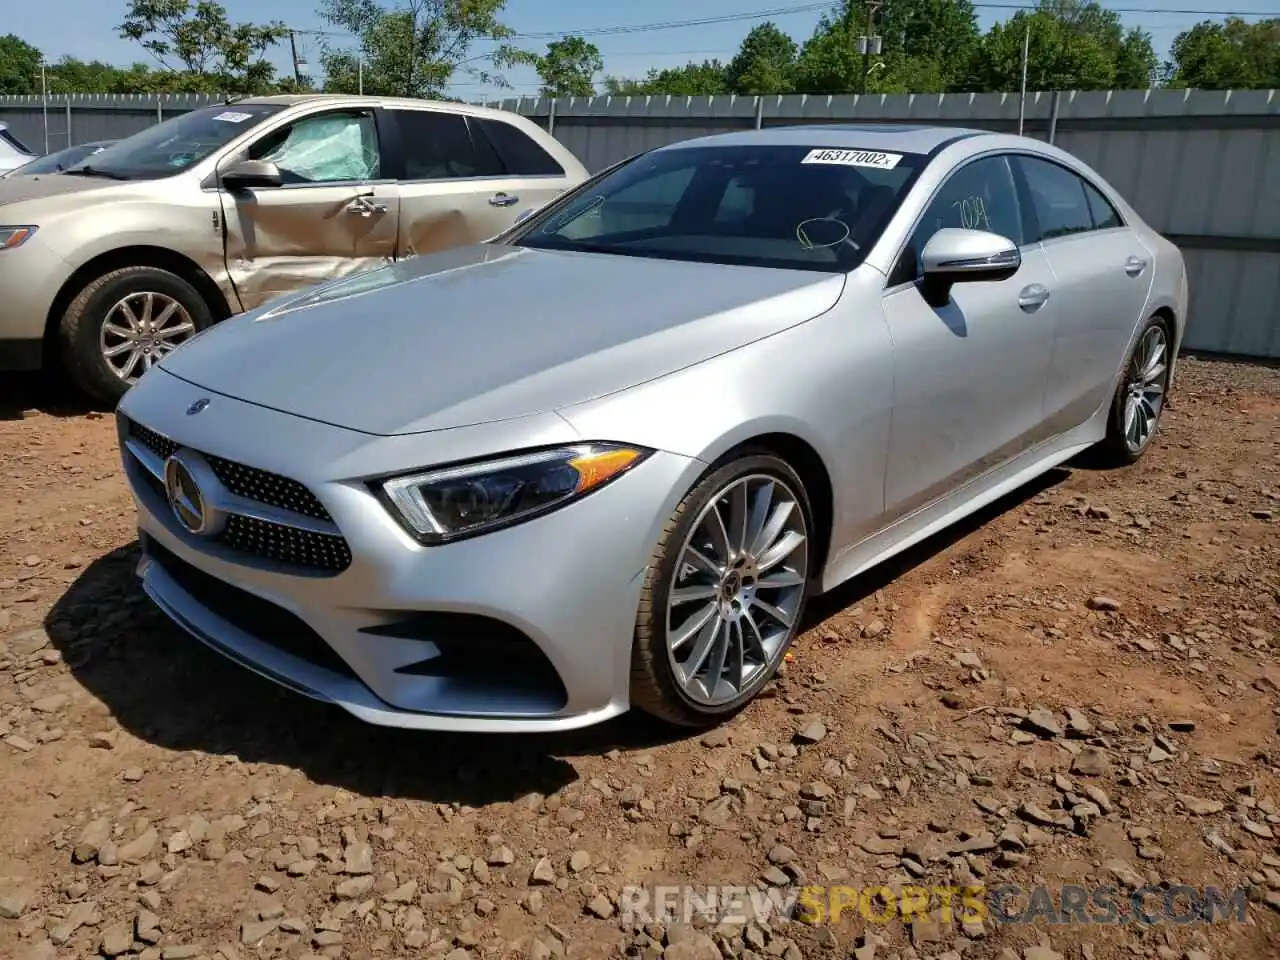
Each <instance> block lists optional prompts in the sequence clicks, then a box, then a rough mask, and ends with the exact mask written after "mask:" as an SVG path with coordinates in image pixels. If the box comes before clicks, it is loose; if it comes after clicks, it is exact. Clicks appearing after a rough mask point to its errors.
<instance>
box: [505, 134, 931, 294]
mask: <svg viewBox="0 0 1280 960" xmlns="http://www.w3.org/2000/svg"><path fill="white" fill-rule="evenodd" d="M924 160H925V158H924V157H923V156H921V155H919V154H899V153H886V152H884V151H878V150H858V149H844V148H828V147H823V146H821V145H809V146H773V145H770V146H761V145H754V144H753V145H742V146H726V147H683V148H678V149H674V150H660V151H656V152H654V153H650V154H645V155H643V156H641V157H638V158H637V159H635V160H633V161H631V162H629V163H627V164H625V165H623V166H622V167H620V168H618V169H617V170H615V171H614V172H613V173H610V174H606V175H605V176H604V177H603V178H601V179H600V180H598V181H595V182H593V183H590V184H587V185H586V186H585V187H584V188H583V189H581V190H579V191H578V192H577V193H575V194H574V195H572V196H571V197H569V198H566V201H565V202H564V203H563V204H556V205H554V206H552V207H550V208H548V209H547V210H546V211H544V212H543V213H542V214H539V215H536V216H534V217H532V218H530V219H529V220H528V221H526V223H525V224H523V225H522V227H523V228H522V229H518V230H516V231H515V232H514V233H513V234H511V235H510V237H509V238H508V239H507V240H506V242H508V243H512V244H515V245H517V246H522V247H536V248H540V249H546V250H579V251H584V252H594V253H614V254H621V255H625V256H634V257H656V258H661V259H673V260H699V261H706V262H713V263H728V264H744V265H749V266H765V267H781V268H790V269H802V270H822V271H830V272H842V273H843V272H846V271H849V270H852V269H853V268H854V267H856V266H857V265H858V264H859V263H861V262H862V259H863V257H864V256H865V255H866V252H867V250H868V249H869V248H870V246H871V244H872V243H874V242H875V239H876V238H877V237H878V236H879V234H880V232H881V230H883V229H884V226H885V224H886V223H887V222H888V220H889V217H890V216H891V215H892V214H893V212H894V211H895V210H896V209H897V207H898V204H899V202H900V201H901V200H902V198H903V196H904V195H905V194H906V191H907V189H908V188H909V187H910V185H911V182H912V181H913V179H914V177H915V174H916V173H917V172H918V171H919V169H920V168H921V167H922V166H923V164H924Z"/></svg>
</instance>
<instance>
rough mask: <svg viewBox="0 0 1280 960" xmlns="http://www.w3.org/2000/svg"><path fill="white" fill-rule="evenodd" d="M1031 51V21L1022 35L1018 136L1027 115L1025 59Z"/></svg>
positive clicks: (1020, 133) (1020, 134)
mask: <svg viewBox="0 0 1280 960" xmlns="http://www.w3.org/2000/svg"><path fill="white" fill-rule="evenodd" d="M1030 52H1031V21H1029V20H1028V21H1027V32H1026V33H1024V34H1023V35H1022V90H1021V93H1020V94H1019V96H1018V136H1022V127H1023V121H1024V120H1025V118H1026V115H1027V59H1028V55H1029V54H1030Z"/></svg>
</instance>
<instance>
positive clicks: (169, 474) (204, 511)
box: [164, 449, 227, 537]
mask: <svg viewBox="0 0 1280 960" xmlns="http://www.w3.org/2000/svg"><path fill="white" fill-rule="evenodd" d="M217 482H218V481H217V478H216V477H215V476H214V475H213V470H212V469H210V467H209V465H208V464H207V463H205V462H204V459H203V458H202V457H200V455H199V454H196V453H194V452H192V451H190V450H185V449H183V450H178V451H177V452H175V453H174V454H173V455H172V456H171V457H169V459H168V460H166V461H165V463H164V489H165V493H166V495H167V496H168V498H169V507H170V509H171V510H172V511H173V515H174V517H175V518H176V519H177V521H178V523H180V524H181V525H182V528H183V529H184V530H186V531H187V532H188V533H194V534H196V535H197V536H201V537H212V536H215V535H216V534H218V533H221V532H222V528H223V527H224V526H226V520H227V516H226V514H225V513H223V512H222V511H221V510H219V509H217V507H216V506H215V505H214V504H213V503H211V502H210V499H209V491H211V490H212V488H213V487H214V485H216V484H217Z"/></svg>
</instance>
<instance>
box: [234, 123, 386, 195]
mask: <svg viewBox="0 0 1280 960" xmlns="http://www.w3.org/2000/svg"><path fill="white" fill-rule="evenodd" d="M249 159H250V160H269V161H270V162H272V163H274V164H275V165H276V166H277V167H279V168H280V174H281V176H282V177H283V178H284V182H285V183H342V182H345V181H350V180H376V179H378V177H379V176H380V175H381V167H382V163H381V159H380V157H379V154H378V128H377V126H376V125H375V123H374V120H373V114H372V113H371V112H369V111H367V110H359V111H355V112H343V113H322V114H318V115H316V116H310V117H303V118H302V119H301V120H298V121H296V122H294V123H291V124H289V125H288V126H286V127H283V128H281V129H279V130H273V131H272V132H271V133H269V134H268V135H267V136H265V137H263V138H262V139H261V140H259V141H258V142H257V143H255V144H254V145H253V146H251V147H250V148H249Z"/></svg>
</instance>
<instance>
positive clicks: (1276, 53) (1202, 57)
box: [1165, 17, 1280, 90]
mask: <svg viewBox="0 0 1280 960" xmlns="http://www.w3.org/2000/svg"><path fill="white" fill-rule="evenodd" d="M1172 54H1173V59H1172V60H1170V61H1169V63H1168V64H1166V67H1165V69H1166V72H1167V73H1168V74H1169V80H1168V84H1169V86H1171V87H1190V88H1193V89H1199V90H1249V89H1264V90H1266V89H1272V88H1275V87H1280V19H1272V20H1259V21H1258V22H1257V23H1247V22H1246V21H1244V20H1241V19H1240V18H1239V17H1229V18H1228V19H1227V20H1226V21H1225V22H1223V23H1213V22H1211V21H1208V20H1205V21H1203V22H1201V23H1197V24H1196V25H1195V26H1194V27H1192V28H1191V29H1190V30H1184V31H1183V32H1182V33H1180V34H1178V36H1177V37H1176V38H1175V39H1174V41H1173V50H1172Z"/></svg>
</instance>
